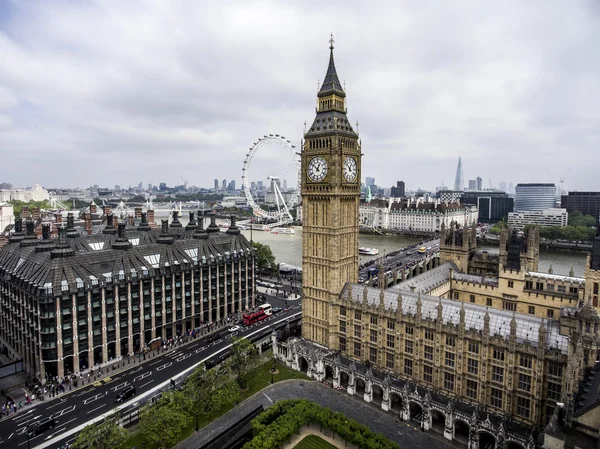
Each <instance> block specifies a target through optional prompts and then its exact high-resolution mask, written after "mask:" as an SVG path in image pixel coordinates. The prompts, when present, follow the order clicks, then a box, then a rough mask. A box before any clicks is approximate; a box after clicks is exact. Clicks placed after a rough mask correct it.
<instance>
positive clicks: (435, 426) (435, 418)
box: [431, 408, 446, 434]
mask: <svg viewBox="0 0 600 449" xmlns="http://www.w3.org/2000/svg"><path fill="white" fill-rule="evenodd" d="M445 428H446V414H445V413H444V412H441V411H439V410H437V409H435V408H434V409H431V429H432V430H433V431H435V432H437V433H441V434H443V433H444V429H445Z"/></svg>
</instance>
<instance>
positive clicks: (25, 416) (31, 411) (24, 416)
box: [13, 410, 33, 421]
mask: <svg viewBox="0 0 600 449" xmlns="http://www.w3.org/2000/svg"><path fill="white" fill-rule="evenodd" d="M30 413H33V410H29V411H27V412H25V413H23V414H22V415H19V416H17V417H16V418H13V421H18V420H20V419H24V418H28V416H27V415H29V414H30Z"/></svg>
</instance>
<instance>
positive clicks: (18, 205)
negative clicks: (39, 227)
mask: <svg viewBox="0 0 600 449" xmlns="http://www.w3.org/2000/svg"><path fill="white" fill-rule="evenodd" d="M9 203H10V204H12V206H13V213H14V214H15V217H21V218H28V216H27V217H22V216H21V212H22V210H23V207H25V206H27V207H28V208H29V211H30V212H31V210H32V209H33V208H34V207H39V208H40V209H49V208H50V203H49V202H48V201H29V202H26V201H19V200H13V201H9Z"/></svg>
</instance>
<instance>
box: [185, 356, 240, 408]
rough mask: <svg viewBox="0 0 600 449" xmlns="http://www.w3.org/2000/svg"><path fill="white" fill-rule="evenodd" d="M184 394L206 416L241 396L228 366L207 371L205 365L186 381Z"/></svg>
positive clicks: (199, 367)
mask: <svg viewBox="0 0 600 449" xmlns="http://www.w3.org/2000/svg"><path fill="white" fill-rule="evenodd" d="M183 392H184V393H185V395H186V396H187V397H188V398H189V400H190V401H192V402H191V404H192V406H193V407H196V410H198V411H199V412H201V413H203V414H205V415H208V414H210V413H212V412H214V411H216V410H219V409H220V408H221V407H223V406H224V405H225V404H231V403H232V402H233V401H235V400H236V399H237V398H238V396H239V394H240V390H239V387H238V385H237V382H235V380H233V379H232V376H231V372H230V371H229V369H228V368H227V366H226V365H219V366H216V367H215V368H212V369H209V370H207V369H206V367H205V365H204V363H202V364H201V365H200V366H198V368H196V369H195V370H194V372H193V373H192V374H190V376H189V377H188V378H187V379H186V381H185V384H184V390H183Z"/></svg>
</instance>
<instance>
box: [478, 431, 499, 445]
mask: <svg viewBox="0 0 600 449" xmlns="http://www.w3.org/2000/svg"><path fill="white" fill-rule="evenodd" d="M478 438H479V449H494V448H495V447H496V437H495V436H494V435H492V434H491V433H490V432H488V431H487V430H480V431H479V435H478Z"/></svg>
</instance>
